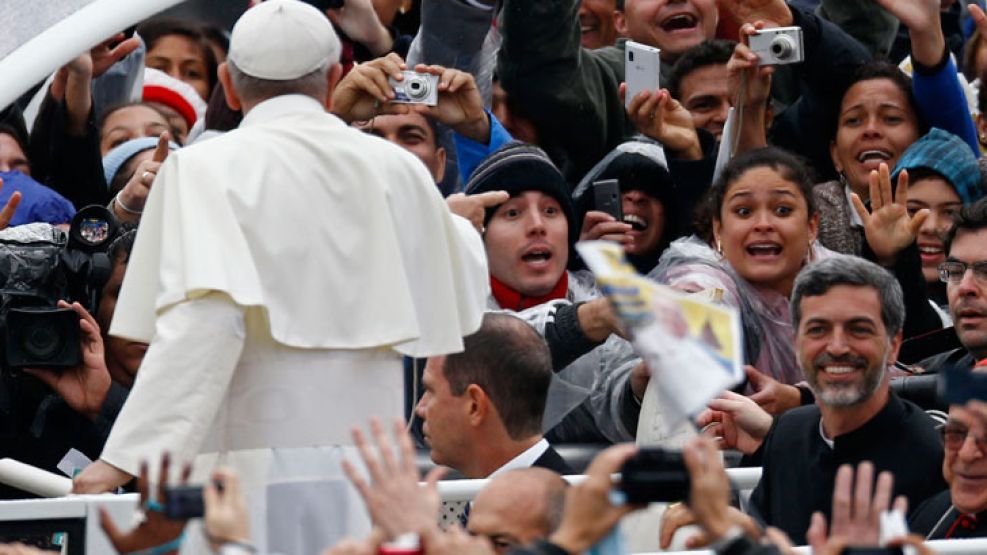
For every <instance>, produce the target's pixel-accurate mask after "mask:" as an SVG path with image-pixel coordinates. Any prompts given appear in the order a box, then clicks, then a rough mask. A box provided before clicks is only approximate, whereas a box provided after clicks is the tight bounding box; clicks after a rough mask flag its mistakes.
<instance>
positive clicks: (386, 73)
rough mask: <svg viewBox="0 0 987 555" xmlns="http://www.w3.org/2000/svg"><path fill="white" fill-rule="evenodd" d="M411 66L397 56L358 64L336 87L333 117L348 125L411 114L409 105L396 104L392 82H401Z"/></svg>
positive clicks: (333, 98)
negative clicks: (393, 115) (403, 74)
mask: <svg viewBox="0 0 987 555" xmlns="http://www.w3.org/2000/svg"><path fill="white" fill-rule="evenodd" d="M406 69H408V66H407V64H405V63H404V60H402V59H401V56H398V55H397V54H395V53H393V52H392V53H390V54H388V55H387V56H384V57H382V58H376V59H374V60H370V61H369V62H365V63H362V64H358V65H356V66H354V67H353V69H351V70H350V72H349V73H347V74H346V77H343V79H342V80H341V81H340V82H339V84H338V85H336V88H335V89H334V90H333V93H332V107H331V110H332V113H334V114H336V115H337V116H339V117H340V118H341V119H342V120H343V121H345V122H346V123H352V122H354V121H366V120H369V119H371V118H373V117H374V116H378V115H381V114H407V113H408V111H409V110H410V107H409V105H408V104H392V103H391V100H394V89H393V88H392V87H391V84H390V83H389V82H388V78H394V79H396V80H401V79H402V76H401V72H402V71H404V70H406Z"/></svg>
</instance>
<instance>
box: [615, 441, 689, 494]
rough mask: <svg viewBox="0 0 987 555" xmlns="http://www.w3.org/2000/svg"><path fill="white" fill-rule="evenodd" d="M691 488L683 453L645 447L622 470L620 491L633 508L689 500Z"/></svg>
mask: <svg viewBox="0 0 987 555" xmlns="http://www.w3.org/2000/svg"><path fill="white" fill-rule="evenodd" d="M690 486H691V480H690V479H689V471H688V469H686V467H685V461H684V460H683V459H682V453H680V452H676V451H666V450H664V449H661V448H657V447H648V448H642V449H640V450H639V451H638V452H637V453H636V454H635V455H634V456H633V457H631V458H630V459H628V460H627V462H625V463H624V466H623V467H622V468H621V469H620V490H621V491H622V492H624V494H625V495H626V496H627V502H628V503H631V504H634V505H639V504H644V503H651V502H654V501H664V502H671V501H686V500H688V499H689V488H690Z"/></svg>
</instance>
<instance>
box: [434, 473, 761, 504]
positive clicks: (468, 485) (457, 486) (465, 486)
mask: <svg viewBox="0 0 987 555" xmlns="http://www.w3.org/2000/svg"><path fill="white" fill-rule="evenodd" d="M727 476H729V477H730V481H731V482H732V483H733V485H734V487H736V488H737V489H738V490H740V491H742V492H743V491H750V490H752V489H754V486H756V485H757V481H758V480H760V479H761V468H760V467H754V468H728V469H727ZM563 478H564V479H565V480H566V481H567V482H569V483H570V484H576V483H579V482H581V481H583V480H585V479H586V476H585V475H583V474H575V475H572V476H563ZM487 482H489V479H480V480H443V481H440V482H439V483H438V489H439V496H440V497H441V498H442V500H443V501H472V500H473V498H474V497H476V494H477V493H479V492H480V490H481V489H483V487H484V486H486V485H487Z"/></svg>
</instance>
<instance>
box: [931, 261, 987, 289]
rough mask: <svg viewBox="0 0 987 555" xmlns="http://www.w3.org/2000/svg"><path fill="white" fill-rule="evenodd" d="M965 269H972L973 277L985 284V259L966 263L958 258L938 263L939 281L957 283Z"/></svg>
mask: <svg viewBox="0 0 987 555" xmlns="http://www.w3.org/2000/svg"><path fill="white" fill-rule="evenodd" d="M967 269H971V270H973V277H974V278H975V279H976V280H977V281H978V282H979V283H980V284H981V285H987V260H982V261H980V262H974V263H973V264H967V263H966V262H960V261H958V260H949V261H946V262H943V263H942V264H940V265H939V281H941V282H943V283H959V282H960V281H962V280H963V276H965V275H966V271H967Z"/></svg>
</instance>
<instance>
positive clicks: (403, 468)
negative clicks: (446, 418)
mask: <svg viewBox="0 0 987 555" xmlns="http://www.w3.org/2000/svg"><path fill="white" fill-rule="evenodd" d="M370 429H371V432H372V433H373V437H374V442H375V443H376V447H377V448H376V449H374V448H373V446H371V445H370V443H369V442H368V441H367V439H366V437H364V435H363V432H362V431H361V430H359V429H354V430H353V442H354V444H355V445H356V447H357V449H359V451H360V458H362V459H363V463H364V465H365V466H366V468H367V472H368V473H369V475H370V481H369V482H368V481H367V480H366V479H365V478H364V477H363V476H362V475H361V474H360V473H359V472H358V471H357V470H356V467H354V466H353V464H352V463H350V462H349V461H345V460H344V461H343V471H344V472H346V476H347V477H349V479H350V481H351V482H353V485H354V486H355V487H356V489H357V491H359V492H360V496H361V497H363V501H364V503H366V505H367V510H368V511H369V512H370V519H371V520H372V521H373V523H374V525H375V526H378V527H380V528H381V530H383V531H384V534H385V537H386V539H388V540H391V539H394V538H396V537H397V536H400V535H401V534H406V533H417V534H422V535H424V534H425V533H426V532H428V531H431V530H433V529H435V528H437V520H438V514H439V505H440V504H441V501H440V499H439V493H438V489H437V487H436V482H438V481H439V479H440V478H441V477H442V476H443V475H444V474H445V472H446V470H447V469H445V468H442V467H439V468H434V469H432V470H431V471H430V472H429V473H428V475H426V476H425V487H424V488H422V487H420V486H419V485H418V482H419V479H420V476H419V474H418V468H417V467H416V466H415V449H414V446H413V445H412V443H411V437H410V436H409V435H408V432H407V431H406V430H405V429H404V423H403V422H402V421H401V420H398V419H396V420H394V423H393V426H392V431H393V434H394V438H395V439H396V440H397V449H396V452H395V448H394V447H393V446H392V443H391V439H390V438H389V437H388V435H387V433H386V432H385V431H384V426H383V425H382V424H381V423H380V421H379V420H377V419H373V420H371V421H370ZM375 451H376V452H375Z"/></svg>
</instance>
